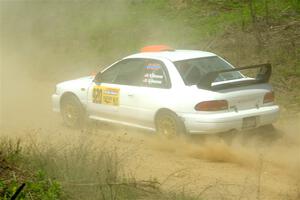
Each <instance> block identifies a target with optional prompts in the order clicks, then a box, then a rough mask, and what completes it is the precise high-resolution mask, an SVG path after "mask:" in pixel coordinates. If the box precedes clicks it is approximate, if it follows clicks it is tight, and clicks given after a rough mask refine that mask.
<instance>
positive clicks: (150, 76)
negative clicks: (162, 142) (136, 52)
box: [119, 59, 173, 128]
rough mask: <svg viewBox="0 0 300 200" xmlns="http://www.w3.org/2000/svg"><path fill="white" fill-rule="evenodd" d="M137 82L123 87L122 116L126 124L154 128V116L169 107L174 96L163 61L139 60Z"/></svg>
mask: <svg viewBox="0 0 300 200" xmlns="http://www.w3.org/2000/svg"><path fill="white" fill-rule="evenodd" d="M139 60H140V62H139V63H138V64H139V66H138V67H137V69H136V73H135V74H132V75H131V76H135V82H134V84H131V85H122V89H121V90H122V92H121V98H122V101H121V104H120V110H119V112H120V115H121V116H122V118H123V119H124V120H126V122H129V123H131V124H136V125H139V126H143V127H146V128H154V123H153V122H154V121H153V119H154V115H155V113H156V111H157V110H158V109H159V108H162V107H166V106H167V105H169V104H170V103H169V101H170V97H171V96H172V95H173V94H172V91H171V90H170V88H171V82H170V79H169V75H168V71H167V69H166V67H165V65H164V63H163V62H162V61H159V60H155V59H139Z"/></svg>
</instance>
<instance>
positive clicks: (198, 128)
mask: <svg viewBox="0 0 300 200" xmlns="http://www.w3.org/2000/svg"><path fill="white" fill-rule="evenodd" d="M278 115H279V107H278V106H277V105H272V106H265V107H260V108H253V109H248V110H241V111H238V112H235V111H232V112H226V113H203V114H202V113H201V114H200V113H192V114H181V115H180V116H181V118H182V119H183V121H184V124H185V127H186V130H187V131H188V132H189V133H191V134H201V133H205V134H206V133H218V132H226V131H230V130H242V129H243V119H244V118H248V117H255V118H256V126H254V127H252V128H256V127H260V126H263V125H267V124H272V123H274V122H275V121H276V120H277V118H278Z"/></svg>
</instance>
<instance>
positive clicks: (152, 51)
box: [52, 45, 279, 136]
mask: <svg viewBox="0 0 300 200" xmlns="http://www.w3.org/2000/svg"><path fill="white" fill-rule="evenodd" d="M253 68H258V69H259V71H258V73H257V75H256V77H255V78H249V77H248V76H246V75H244V74H243V73H241V71H242V70H245V69H253ZM270 75H271V66H270V65H269V64H263V65H256V66H250V67H242V68H234V67H233V66H232V65H231V64H229V63H228V62H227V61H225V60H224V59H222V58H221V57H219V56H217V55H215V54H213V53H210V52H204V51H194V50H173V49H171V48H170V47H168V46H164V45H157V46H147V47H144V48H143V49H142V52H141V53H137V54H134V55H130V56H128V57H125V58H123V59H121V60H119V61H117V62H115V63H113V64H112V65H111V66H109V67H107V68H105V69H104V70H103V71H101V72H99V73H98V74H97V75H96V76H95V77H93V76H88V77H83V78H79V79H76V80H71V81H66V82H62V83H59V84H57V86H56V92H55V94H53V96H52V102H53V110H54V111H56V112H60V113H61V114H62V117H63V120H64V122H65V124H67V125H68V126H72V127H76V126H81V125H82V122H83V121H84V120H85V119H86V118H89V119H94V120H99V121H104V122H110V123H115V124H120V125H126V126H131V127H136V128H142V129H147V130H151V131H157V132H158V133H161V134H165V135H167V136H170V135H178V134H180V133H187V134H201V133H218V132H226V131H230V130H242V129H251V128H256V127H260V126H265V125H270V124H272V123H273V122H275V121H276V118H277V117H278V113H279V107H278V106H277V105H275V104H274V93H273V91H272V87H271V85H270V84H269V83H268V80H269V78H270Z"/></svg>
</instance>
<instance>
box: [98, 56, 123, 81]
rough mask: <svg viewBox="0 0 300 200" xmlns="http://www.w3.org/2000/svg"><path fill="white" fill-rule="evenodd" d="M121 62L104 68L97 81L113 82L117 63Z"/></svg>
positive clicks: (117, 67) (117, 69) (116, 73)
mask: <svg viewBox="0 0 300 200" xmlns="http://www.w3.org/2000/svg"><path fill="white" fill-rule="evenodd" d="M121 62H122V61H121ZM121 62H119V63H117V64H115V65H114V66H111V67H110V68H108V69H107V70H105V71H104V72H103V73H102V74H101V79H100V80H99V81H100V82H103V83H113V82H114V80H115V79H116V76H117V75H118V71H119V64H121Z"/></svg>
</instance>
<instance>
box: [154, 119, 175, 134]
mask: <svg viewBox="0 0 300 200" xmlns="http://www.w3.org/2000/svg"><path fill="white" fill-rule="evenodd" d="M176 129H177V127H176V122H175V120H174V119H173V118H172V117H169V116H165V117H162V118H161V119H160V120H159V121H158V130H159V132H160V133H161V134H162V135H164V136H166V137H172V136H175V135H176V133H177V131H176Z"/></svg>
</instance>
